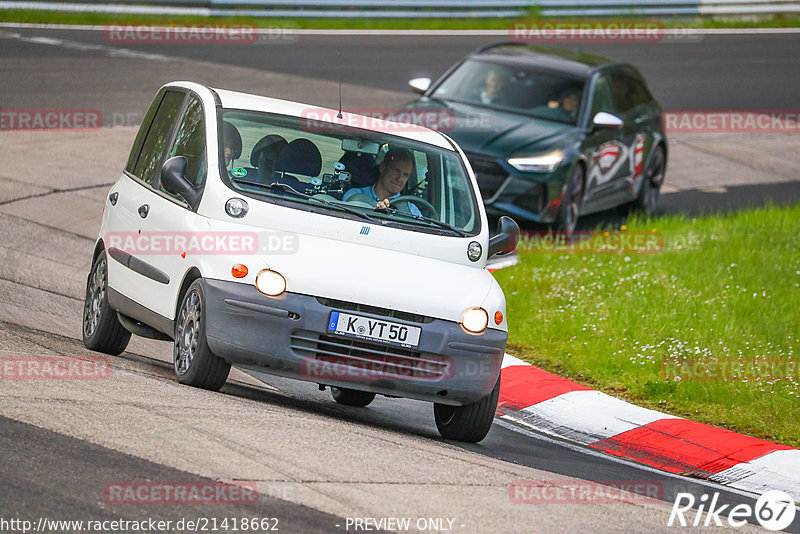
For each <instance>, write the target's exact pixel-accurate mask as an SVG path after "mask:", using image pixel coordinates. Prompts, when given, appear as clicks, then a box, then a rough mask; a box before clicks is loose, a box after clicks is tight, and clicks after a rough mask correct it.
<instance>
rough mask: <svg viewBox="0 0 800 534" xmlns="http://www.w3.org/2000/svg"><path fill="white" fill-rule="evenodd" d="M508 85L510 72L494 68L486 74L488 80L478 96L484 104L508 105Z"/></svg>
mask: <svg viewBox="0 0 800 534" xmlns="http://www.w3.org/2000/svg"><path fill="white" fill-rule="evenodd" d="M507 87H508V73H507V72H506V71H504V70H501V69H492V70H490V71H489V73H488V74H487V75H486V82H485V83H484V86H483V90H481V91H480V93H479V94H478V97H479V98H480V100H481V102H483V103H484V104H500V105H507V104H508V98H507V95H506V94H505V91H506V89H507Z"/></svg>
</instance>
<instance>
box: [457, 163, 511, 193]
mask: <svg viewBox="0 0 800 534" xmlns="http://www.w3.org/2000/svg"><path fill="white" fill-rule="evenodd" d="M467 159H468V160H469V164H470V165H471V166H472V170H473V171H475V179H476V180H478V189H480V191H481V196H482V197H483V199H484V200H488V199H490V198H492V197H493V196H494V195H495V194H496V193H497V191H498V190H499V189H500V187H501V186H502V185H503V183H505V181H506V180H507V179H508V173H507V172H506V170H505V169H503V167H501V166H500V165H499V164H498V163H497V162H495V161H494V160H491V159H486V158H482V157H479V156H474V155H472V154H467Z"/></svg>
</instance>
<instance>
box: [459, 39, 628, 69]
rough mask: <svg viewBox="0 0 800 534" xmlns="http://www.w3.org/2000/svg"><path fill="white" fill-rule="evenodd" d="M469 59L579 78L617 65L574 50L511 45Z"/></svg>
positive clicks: (492, 47)
mask: <svg viewBox="0 0 800 534" xmlns="http://www.w3.org/2000/svg"><path fill="white" fill-rule="evenodd" d="M471 57H472V58H475V59H482V60H488V61H492V62H496V63H502V64H506V65H509V66H535V67H541V68H543V69H547V70H553V71H558V72H563V73H565V74H569V75H572V76H578V77H581V78H588V77H589V76H591V75H592V73H594V72H595V71H597V70H600V69H602V68H604V67H607V66H611V65H619V63H617V62H616V61H614V60H613V59H609V58H606V57H602V56H595V55H592V54H586V53H583V52H578V51H575V50H569V49H564V48H553V47H546V46H536V45H529V44H523V43H511V42H509V43H497V44H493V45H489V46H485V47H483V48H480V49H478V50H477V51H475V52H473V53H472V56H471Z"/></svg>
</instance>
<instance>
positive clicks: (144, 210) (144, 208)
mask: <svg viewBox="0 0 800 534" xmlns="http://www.w3.org/2000/svg"><path fill="white" fill-rule="evenodd" d="M148 213H150V205H149V204H142V205H141V206H139V216H140V217H141V218H142V219H144V218H145V217H147V214H148Z"/></svg>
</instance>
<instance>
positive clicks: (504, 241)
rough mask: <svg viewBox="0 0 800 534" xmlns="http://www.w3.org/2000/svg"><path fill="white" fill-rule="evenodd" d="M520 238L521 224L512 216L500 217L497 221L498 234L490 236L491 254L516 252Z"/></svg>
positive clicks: (490, 255)
mask: <svg viewBox="0 0 800 534" xmlns="http://www.w3.org/2000/svg"><path fill="white" fill-rule="evenodd" d="M517 239H519V225H518V224H517V223H516V221H514V219H512V218H511V217H505V216H503V217H500V220H499V221H498V222H497V235H495V236H493V237H490V238H489V256H488V257H490V258H491V257H492V256H494V255H495V254H500V253H506V252H514V250H515V249H516V248H517Z"/></svg>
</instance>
